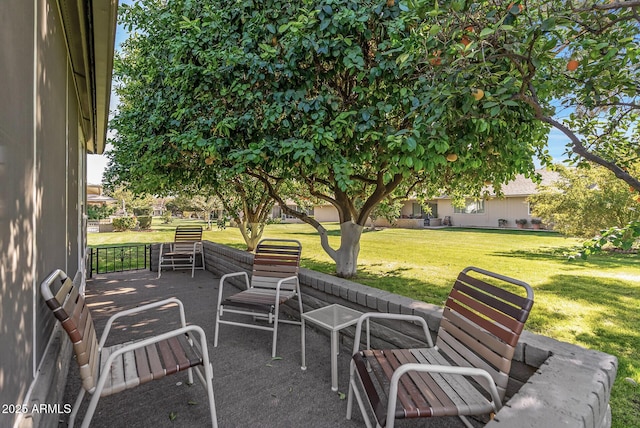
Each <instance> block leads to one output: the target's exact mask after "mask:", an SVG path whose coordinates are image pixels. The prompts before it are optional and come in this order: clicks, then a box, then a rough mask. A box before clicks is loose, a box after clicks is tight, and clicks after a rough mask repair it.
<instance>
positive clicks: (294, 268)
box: [213, 239, 304, 366]
mask: <svg viewBox="0 0 640 428" xmlns="http://www.w3.org/2000/svg"><path fill="white" fill-rule="evenodd" d="M301 253H302V245H301V244H300V242H299V241H296V240H293V239H263V240H261V241H260V242H259V243H258V246H257V248H256V252H255V255H254V258H253V272H252V274H251V283H249V276H248V275H247V273H246V272H234V273H228V274H226V275H223V276H222V278H220V289H219V290H218V306H217V308H216V326H215V332H214V337H213V346H218V332H219V329H220V324H229V325H235V326H240V327H247V328H254V329H258V330H267V331H272V332H273V344H272V348H271V356H272V357H273V358H275V357H276V345H277V340H278V323H288V324H296V325H300V326H301V329H302V330H304V319H302V312H303V310H302V295H301V294H300V282H299V281H298V270H299V268H300V254H301ZM235 276H243V277H244V279H245V286H246V289H245V290H243V291H241V292H239V293H236V294H233V295H231V296H228V297H226V298H224V297H223V288H224V285H225V281H226V280H227V279H229V278H232V277H235ZM296 297H297V298H298V310H299V311H300V314H301V317H300V318H301V320H300V321H293V320H283V319H280V305H282V304H283V303H285V302H286V301H288V300H290V299H293V298H296ZM226 312H228V313H234V314H241V315H244V316H250V317H251V318H252V321H255V320H256V319H257V320H266V321H267V322H268V325H264V324H258V323H255V322H250V321H249V320H247V322H242V321H230V320H224V319H222V317H223V315H224V314H225V313H226ZM302 333H303V331H301V341H302V340H303V339H302ZM303 366H304V364H303Z"/></svg>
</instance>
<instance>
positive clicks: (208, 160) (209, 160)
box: [204, 156, 213, 165]
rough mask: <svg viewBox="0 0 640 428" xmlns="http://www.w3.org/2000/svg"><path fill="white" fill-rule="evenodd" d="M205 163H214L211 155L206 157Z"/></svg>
mask: <svg viewBox="0 0 640 428" xmlns="http://www.w3.org/2000/svg"><path fill="white" fill-rule="evenodd" d="M204 163H206V164H207V165H212V164H213V158H212V157H211V156H209V157H208V158H206V159H205V160H204Z"/></svg>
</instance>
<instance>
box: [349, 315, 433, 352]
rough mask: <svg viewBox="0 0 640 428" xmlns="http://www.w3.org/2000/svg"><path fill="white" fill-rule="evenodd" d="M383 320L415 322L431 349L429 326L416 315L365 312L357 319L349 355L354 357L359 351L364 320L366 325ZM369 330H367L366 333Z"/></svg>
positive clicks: (431, 341)
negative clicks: (371, 319)
mask: <svg viewBox="0 0 640 428" xmlns="http://www.w3.org/2000/svg"><path fill="white" fill-rule="evenodd" d="M370 318H374V319H385V320H399V321H415V322H417V323H419V324H421V325H422V330H423V332H424V337H425V339H426V341H427V344H428V345H429V348H433V340H432V339H431V334H430V333H429V326H428V325H427V322H426V321H425V319H424V318H422V317H419V316H418V315H405V314H387V313H382V312H367V313H364V314H362V315H361V316H360V318H358V323H357V324H356V334H355V337H354V339H353V352H352V353H351V355H354V354H355V353H356V352H358V351H359V350H360V338H361V336H362V324H363V322H364V321H365V320H366V321H367V324H368V323H369V319H370ZM368 330H369V328H367V331H368ZM368 343H369V341H368V339H367V348H368Z"/></svg>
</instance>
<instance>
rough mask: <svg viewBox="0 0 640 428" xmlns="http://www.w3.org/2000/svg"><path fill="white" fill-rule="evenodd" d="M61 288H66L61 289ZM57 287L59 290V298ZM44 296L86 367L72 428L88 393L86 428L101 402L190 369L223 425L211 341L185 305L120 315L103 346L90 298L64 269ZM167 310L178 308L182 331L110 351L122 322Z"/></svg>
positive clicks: (149, 306) (46, 285)
mask: <svg viewBox="0 0 640 428" xmlns="http://www.w3.org/2000/svg"><path fill="white" fill-rule="evenodd" d="M56 279H59V281H56ZM58 283H61V285H60V286H59V287H58ZM52 288H56V289H57V291H56V292H55V294H54V292H53V289H52ZM40 292H41V294H42V296H43V297H44V300H45V301H46V303H47V306H48V307H49V309H51V311H53V314H54V315H55V317H56V318H57V319H58V320H59V321H60V322H61V323H62V327H63V328H64V330H65V331H66V332H67V334H68V335H69V338H70V339H71V342H72V343H73V351H74V353H75V355H76V358H77V363H78V366H79V368H80V378H81V379H82V387H81V388H80V392H79V394H78V398H77V399H76V402H75V404H74V406H73V410H72V411H71V416H70V420H69V427H71V428H72V427H73V425H74V423H75V418H76V416H77V413H78V409H79V407H80V405H81V404H82V401H83V399H84V395H85V393H86V392H88V393H89V394H91V395H92V397H91V401H90V403H89V408H88V409H87V413H86V414H85V417H84V419H83V421H82V427H83V428H86V427H88V426H89V424H90V423H91V419H92V417H93V414H94V412H95V410H96V406H97V405H98V400H100V398H101V397H106V396H108V395H112V394H116V393H118V392H121V391H124V390H127V389H131V388H134V387H136V386H138V385H141V384H143V383H146V382H149V381H151V380H157V379H161V378H163V377H165V376H167V375H170V374H174V373H178V372H181V371H184V370H187V373H188V380H189V383H193V373H192V371H193V370H192V369H195V372H196V374H197V375H198V378H199V379H200V381H201V382H202V383H203V385H204V386H205V389H206V391H207V398H208V400H209V408H210V411H211V424H212V426H213V427H214V428H216V427H217V426H218V423H217V419H216V406H215V401H214V398H213V384H212V378H213V370H212V367H211V364H210V361H209V351H208V349H207V339H206V337H205V334H204V331H203V330H202V328H200V327H198V326H195V325H189V326H188V325H187V324H186V320H185V314H184V307H183V305H182V302H181V301H180V300H178V299H176V298H170V299H165V300H162V301H158V302H154V303H149V304H147V305H143V306H139V307H137V308H134V309H129V310H125V311H121V312H118V313H116V314H114V315H113V316H111V317H110V318H109V320H108V321H107V325H106V327H105V329H104V331H103V332H102V336H101V338H100V342H98V336H97V334H96V330H95V327H94V325H93V319H92V318H91V313H90V312H89V308H88V306H87V305H86V303H85V300H84V297H83V296H82V295H80V294H79V290H78V287H77V286H76V285H74V284H73V282H72V281H71V279H70V278H69V277H68V276H67V275H66V274H65V273H64V272H63V271H62V270H60V269H58V270H56V271H54V272H53V273H52V274H51V275H49V276H48V277H47V278H46V279H45V280H44V281H43V282H42V284H41V285H40ZM166 305H177V306H178V309H179V315H180V325H181V327H180V328H177V329H175V330H172V331H169V332H166V333H163V334H158V335H156V336H151V337H148V338H145V339H140V340H136V341H132V342H126V343H122V344H117V345H112V346H109V347H105V346H104V345H105V342H106V341H107V337H108V335H109V332H110V331H111V326H112V324H113V322H114V321H115V320H116V319H118V318H122V317H125V316H128V315H132V314H137V313H140V312H143V311H147V310H151V309H156V308H160V307H163V306H166Z"/></svg>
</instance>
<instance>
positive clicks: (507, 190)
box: [492, 169, 560, 196]
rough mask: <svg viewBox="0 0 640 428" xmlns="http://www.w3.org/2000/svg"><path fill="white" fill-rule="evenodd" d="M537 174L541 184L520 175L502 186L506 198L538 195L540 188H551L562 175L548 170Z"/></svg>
mask: <svg viewBox="0 0 640 428" xmlns="http://www.w3.org/2000/svg"><path fill="white" fill-rule="evenodd" d="M536 173H537V174H539V175H540V177H541V178H542V181H541V182H540V183H535V182H534V181H533V180H532V179H530V178H527V177H525V176H524V175H522V174H518V175H517V176H516V178H515V180H513V181H510V182H509V183H507V184H504V185H503V186H502V192H503V193H504V196H529V195H534V194H536V193H538V186H549V185H551V184H553V183H555V182H556V181H558V179H559V178H560V174H558V173H557V172H555V171H549V170H548V169H539V170H536ZM492 193H493V192H492Z"/></svg>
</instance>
